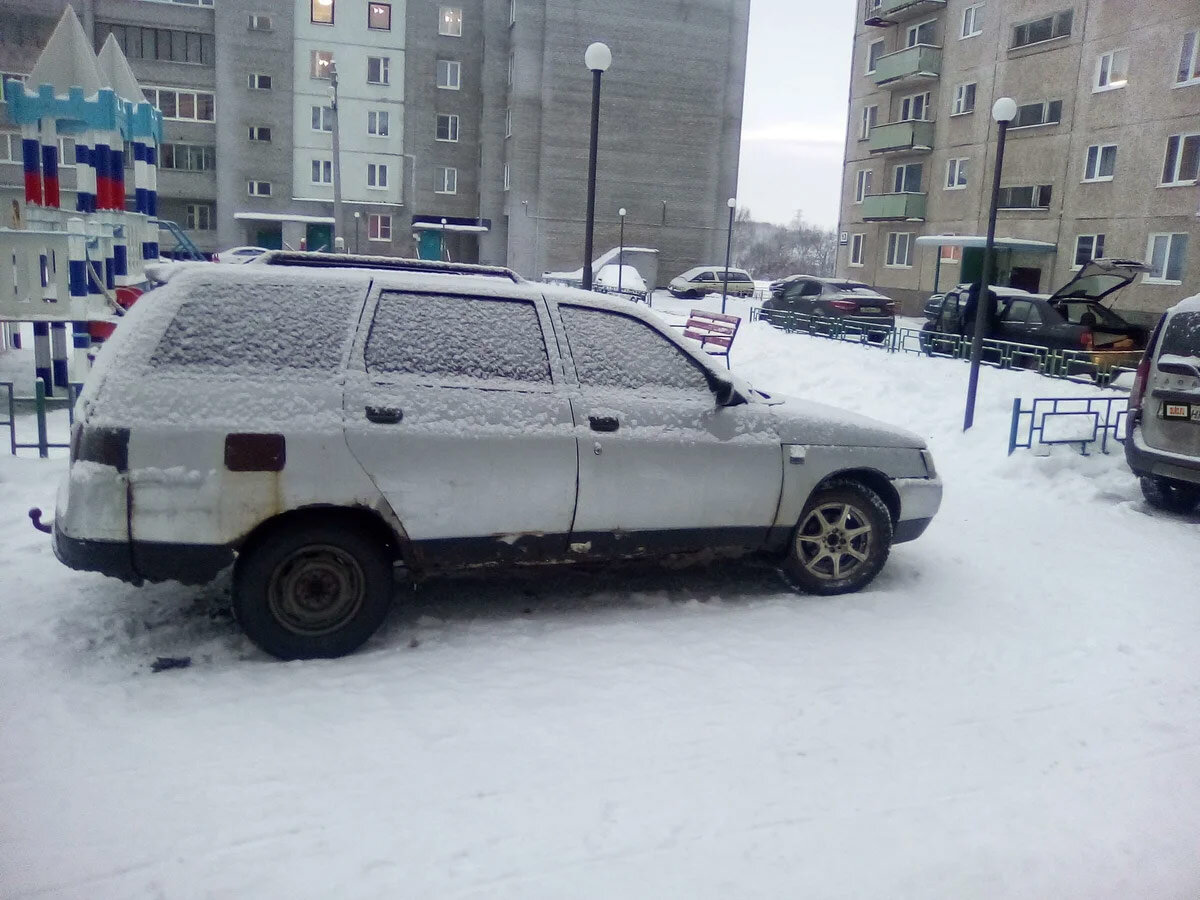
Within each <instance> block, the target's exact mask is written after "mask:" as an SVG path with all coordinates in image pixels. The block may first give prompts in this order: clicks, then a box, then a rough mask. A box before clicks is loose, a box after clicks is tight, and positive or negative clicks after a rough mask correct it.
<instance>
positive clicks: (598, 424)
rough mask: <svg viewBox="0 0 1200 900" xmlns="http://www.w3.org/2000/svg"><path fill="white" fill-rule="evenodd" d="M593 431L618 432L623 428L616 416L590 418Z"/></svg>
mask: <svg viewBox="0 0 1200 900" xmlns="http://www.w3.org/2000/svg"><path fill="white" fill-rule="evenodd" d="M588 422H590V423H591V426H592V431H616V430H617V429H618V428H620V427H621V423H620V422H618V421H617V417H616V416H588Z"/></svg>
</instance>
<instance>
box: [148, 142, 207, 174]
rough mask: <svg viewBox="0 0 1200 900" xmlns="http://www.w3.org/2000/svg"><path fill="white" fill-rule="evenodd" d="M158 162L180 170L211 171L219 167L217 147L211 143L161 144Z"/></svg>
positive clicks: (163, 166) (162, 166)
mask: <svg viewBox="0 0 1200 900" xmlns="http://www.w3.org/2000/svg"><path fill="white" fill-rule="evenodd" d="M158 164H159V166H160V167H161V168H163V169H175V170H176V171H180V172H211V171H213V170H214V169H215V168H216V167H217V148H216V147H214V146H212V145H211V144H160V145H159V148H158Z"/></svg>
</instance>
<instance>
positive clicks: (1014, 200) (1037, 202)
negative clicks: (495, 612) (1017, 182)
mask: <svg viewBox="0 0 1200 900" xmlns="http://www.w3.org/2000/svg"><path fill="white" fill-rule="evenodd" d="M1053 191H1054V189H1053V186H1052V185H1049V184H1037V185H1025V186H1021V187H1004V188H1000V199H999V202H998V203H997V204H996V208H997V209H1048V208H1049V207H1050V197H1051V195H1052V194H1053Z"/></svg>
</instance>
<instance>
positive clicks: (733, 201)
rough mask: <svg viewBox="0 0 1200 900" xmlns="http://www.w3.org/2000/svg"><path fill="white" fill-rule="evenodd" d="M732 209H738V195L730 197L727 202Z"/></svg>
mask: <svg viewBox="0 0 1200 900" xmlns="http://www.w3.org/2000/svg"><path fill="white" fill-rule="evenodd" d="M725 205H726V206H728V207H729V208H730V209H737V197H730V198H729V200H728V201H726V203H725Z"/></svg>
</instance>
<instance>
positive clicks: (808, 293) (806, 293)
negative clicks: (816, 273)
mask: <svg viewBox="0 0 1200 900" xmlns="http://www.w3.org/2000/svg"><path fill="white" fill-rule="evenodd" d="M820 294H821V282H819V281H806V282H804V289H803V290H802V291H801V292H800V296H801V297H817V296H820Z"/></svg>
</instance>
